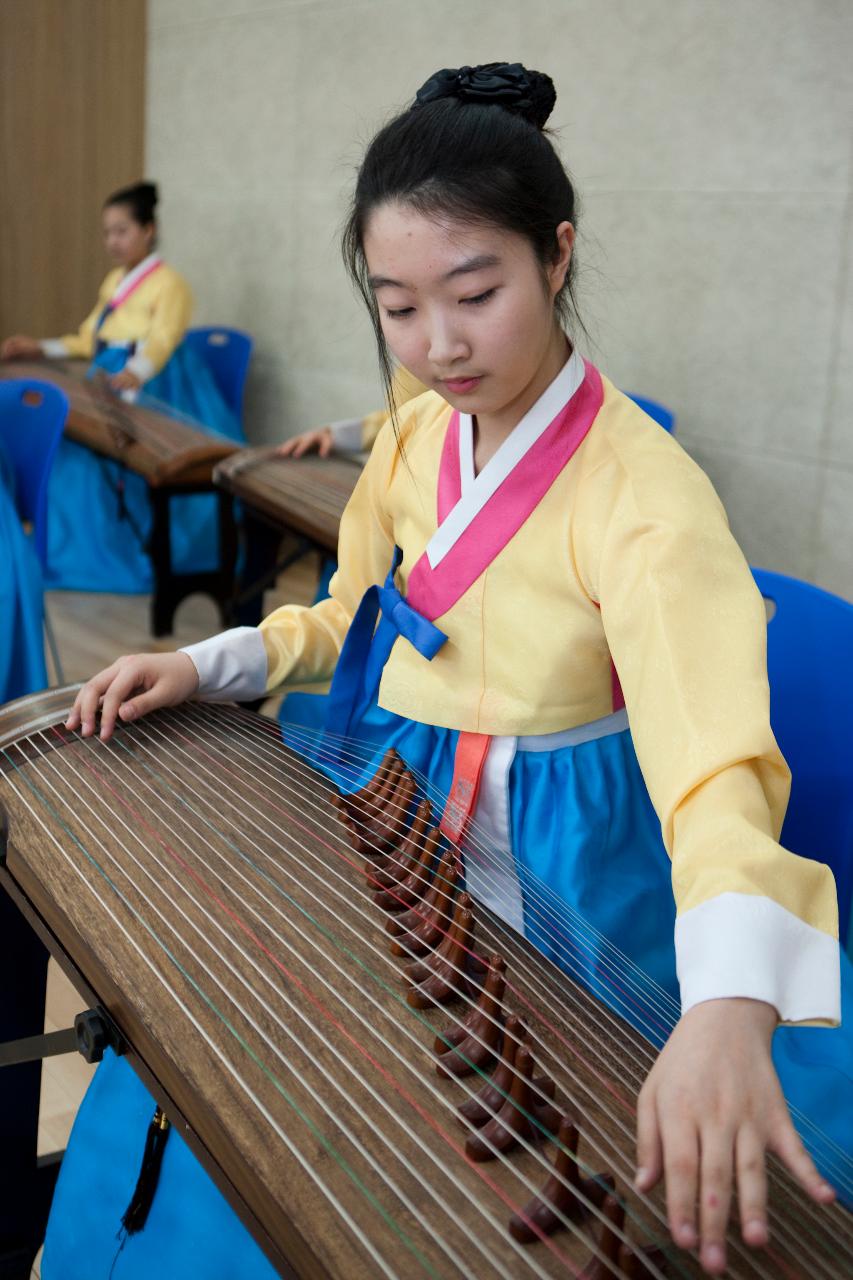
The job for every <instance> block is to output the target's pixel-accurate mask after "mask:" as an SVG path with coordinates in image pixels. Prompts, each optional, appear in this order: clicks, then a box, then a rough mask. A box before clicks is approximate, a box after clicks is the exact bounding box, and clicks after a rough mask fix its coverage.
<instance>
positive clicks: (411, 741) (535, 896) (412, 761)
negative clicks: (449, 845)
mask: <svg viewBox="0 0 853 1280" xmlns="http://www.w3.org/2000/svg"><path fill="white" fill-rule="evenodd" d="M325 708H326V698H325V697H320V696H314V695H304V694H291V695H290V697H289V698H288V699H287V704H286V714H287V718H288V722H287V723H286V724H285V725H284V726H283V735H284V738H285V740H286V741H287V742H288V744H289V745H290V746H291V747H293V748H294V749H295V750H296V751H298V752H299V753H300V754H301V755H303V756H304V757H305V758H306V759H308V760H309V761H310V762H311V763H312V764H314V765H315V766H316V767H318V768H320V769H321V770H322V771H323V772H324V773H325V774H326V775H327V776H328V777H330V778H331V779H332V780H333V781H335V782H336V783H337V785H338V786H339V787H340V788H341V790H343V791H345V792H350V791H354V790H357V789H358V788H359V787H361V786H363V785H364V784H365V783H366V782H367V781H368V780H369V778H370V777H372V775H373V774H374V772H375V770H376V768H377V766H378V764H379V761H380V760H381V758H382V756H383V754H384V753H385V751H386V750H387V748H388V747H389V746H394V747H395V748H396V750H397V751H398V752H399V754H400V755H401V756H402V758H403V759H404V760H405V761H406V763H407V765H408V766H409V768H410V769H411V770H412V771H413V772H414V773H415V774H416V776H417V777H418V778H419V779H421V780H423V782H424V786H425V790H426V792H427V794H428V795H429V794H431V795H433V796H434V797H435V799H436V802H437V804H436V807H439V804H440V797H441V796H442V795H446V794H447V792H448V791H449V790H450V785H451V780H452V776H453V764H454V753H455V749H456V741H457V738H458V734H457V733H456V732H455V731H453V730H449V729H441V728H435V727H434V726H432V725H426V724H421V723H418V722H416V721H411V720H406V719H404V718H403V717H400V716H396V715H392V714H391V713H389V712H385V711H382V710H381V709H379V708H378V707H376V706H375V705H374V706H373V707H372V708H371V709H370V710H369V711H368V712H367V714H366V715H365V716H363V718H362V719H361V721H360V723H359V725H358V729H357V734H356V735H355V738H354V739H353V740H352V742H353V744H354V745H352V746H351V747H348V748H347V752H346V754H344V753H343V752H341V753H336V752H335V751H334V740H325V741H324V740H323V739H322V737H321V736H320V733H319V730H321V728H322V726H323V723H324V720H325ZM507 801H508V813H509V830H510V834H511V843H512V851H511V854H510V855H509V857H508V862H509V866H510V869H511V871H512V873H513V875H514V879H515V883H516V885H517V891H518V895H519V899H520V902H521V912H522V917H523V918H522V920H521V924H522V927H523V930H524V932H525V934H526V935H527V936H528V937H529V939H530V940H531V941H532V942H533V943H535V944H536V945H537V946H538V947H539V948H540V949H541V950H543V951H544V952H545V953H546V954H547V955H548V956H549V958H550V959H552V960H553V961H554V963H555V964H557V965H559V966H560V967H561V968H562V969H563V970H565V971H566V972H567V973H568V974H570V975H571V976H572V977H573V978H575V979H577V980H579V981H581V982H583V983H584V985H585V986H587V987H588V988H589V989H591V990H592V991H594V992H595V994H596V995H597V996H598V997H599V998H600V999H601V1000H603V1001H604V1002H605V1003H606V1004H607V1005H608V1006H609V1007H610V1008H611V1009H613V1010H615V1011H616V1012H618V1013H619V1014H620V1015H621V1016H622V1017H624V1018H626V1019H627V1020H628V1021H630V1022H631V1023H633V1025H634V1026H635V1027H636V1028H638V1030H640V1031H641V1032H642V1033H643V1035H644V1036H645V1037H646V1038H647V1039H648V1040H649V1041H650V1042H651V1044H653V1045H655V1046H660V1045H661V1044H662V1043H663V1042H664V1040H665V1039H666V1037H667V1035H668V1033H669V1030H670V1028H671V1026H672V1025H673V1023H674V1022H675V1020H676V1019H677V1017H678V984H677V980H676V974H675V956H674V947H673V928H674V923H675V909H674V904H673V898H672V888H671V882H670V863H669V859H668V857H667V855H666V852H665V850H664V848H663V844H662V841H661V836H660V825H659V823H658V820H657V817H656V815H655V813H654V810H653V808H652V805H651V802H650V800H649V797H648V792H647V791H646V787H645V783H644V781H643V778H642V775H641V773H640V768H639V765H638V763H637V758H636V755H635V752H634V747H633V743H632V740H631V735H630V732H629V731H628V730H627V729H623V730H622V731H620V732H610V733H607V734H605V735H604V736H600V737H593V738H592V739H591V740H588V741H584V742H580V743H578V744H575V745H570V746H565V747H560V748H557V749H554V750H533V749H530V750H525V749H519V750H518V751H517V752H516V754H515V756H514V758H513V761H512V764H511V766H510V768H509V773H508V778H507ZM492 852H493V851H491V852H490V851H489V850H488V848H487V845H486V842H485V841H484V842H483V843H482V845H480V843H479V841H478V840H477V837H476V833H475V837H474V840H473V843H472V845H471V846H470V847H469V848H468V849H467V850H466V877H467V879H468V887H469V888H470V889H471V890H472V892H475V894H476V892H477V889H476V884H475V881H476V880H477V879H478V877H479V879H480V880H483V876H482V874H480V873H481V871H482V868H483V867H485V865H486V862H485V860H486V859H490V858H491V856H492ZM478 860H481V861H480V863H479V865H478ZM486 880H488V877H486ZM843 963H845V965H846V966H847V967H846V968H845V971H844V974H843V977H844V980H845V981H844V993H845V994H844V1001H845V1004H844V1012H845V1015H846V1027H847V1028H849V1027H850V1026H851V1025H853V1008H851V1003H850V989H851V988H850V982H849V977H850V973H849V964H848V962H847V961H846V960H844V961H843ZM774 1060H775V1063H776V1068H777V1071H778V1072H779V1076H780V1079H781V1081H782V1085H783V1088H784V1089H785V1093H786V1096H787V1097H788V1100H789V1102H791V1103H792V1104H794V1105H795V1106H796V1107H797V1108H799V1113H800V1114H798V1115H795V1120H796V1123H797V1126H798V1128H799V1129H800V1132H801V1133H802V1134H803V1137H804V1139H805V1141H806V1144H807V1145H808V1146H809V1148H810V1150H811V1151H812V1153H813V1155H814V1156H815V1158H816V1159H817V1161H818V1163H819V1164H820V1165H821V1167H822V1169H823V1170H824V1172H825V1173H826V1175H827V1176H828V1177H829V1178H830V1179H831V1180H832V1179H833V1177H834V1175H835V1174H836V1172H837V1169H838V1164H837V1148H836V1147H834V1146H833V1144H837V1147H838V1148H840V1149H841V1150H842V1151H843V1152H845V1153H846V1154H848V1155H850V1154H853V1114H851V1110H853V1109H851V1107H850V1098H851V1079H850V1064H851V1062H853V1052H851V1047H850V1038H849V1032H848V1030H847V1029H844V1030H842V1029H838V1030H822V1029H821V1030H818V1029H808V1028H780V1030H779V1031H778V1032H777V1033H776V1037H775V1040H774ZM153 1110H154V1102H153V1099H151V1098H150V1096H149V1095H148V1094H147V1092H146V1091H145V1090H144V1089H143V1087H142V1086H141V1085H140V1084H139V1082H138V1081H137V1079H136V1077H135V1076H134V1075H133V1072H132V1071H131V1070H130V1068H129V1067H128V1066H127V1065H126V1064H125V1063H124V1062H122V1061H121V1060H120V1059H116V1058H114V1057H109V1058H108V1059H106V1060H105V1062H104V1063H103V1064H102V1066H101V1067H100V1068H99V1070H98V1072H97V1074H96V1076H95V1080H94V1082H93V1084H92V1086H91V1088H90V1090H89V1093H88V1094H87V1096H86V1100H85V1102H84V1104H83V1107H82V1108H81V1111H80V1113H79V1115H78V1118H77V1122H76V1123H75V1126H74V1131H73V1133H72V1136H71V1141H70V1144H69V1148H68V1153H67V1154H66V1157H65V1161H64V1163H63V1165H62V1169H61V1172H60V1175H59V1182H58V1185H57V1190H56V1195H55V1198H54V1206H53V1211H52V1213H51V1219H50V1224H49V1228H48V1237H47V1242H46V1246H45V1254H44V1261H43V1264H42V1275H43V1276H44V1277H45V1280H100V1278H101V1277H104V1278H106V1277H107V1276H108V1275H109V1268H110V1266H111V1265H112V1263H113V1260H114V1258H115V1256H116V1251H117V1248H118V1239H117V1232H118V1229H119V1222H120V1218H121V1214H122V1212H123V1211H124V1209H125V1208H126V1206H127V1203H128V1201H129V1198H130V1195H131V1193H132V1191H133V1187H134V1185H135V1180H136V1176H137V1174H138V1171H139V1165H140V1160H141V1153H142V1149H143V1146H144V1141H145V1132H146V1128H147V1125H148V1123H149V1121H150V1119H151V1115H152V1113H153ZM818 1130H823V1131H824V1132H825V1133H826V1134H827V1135H828V1140H827V1139H822V1138H820V1136H819V1134H818ZM81 1257H82V1258H83V1259H84V1261H83V1262H81V1263H79V1264H78V1263H77V1262H76V1261H75V1260H76V1259H77V1258H81ZM155 1272H159V1274H161V1275H164V1276H165V1275H182V1274H185V1273H186V1274H192V1275H194V1276H198V1277H199V1278H200V1280H225V1278H226V1277H233V1276H240V1277H241V1280H242V1278H244V1277H252V1278H253V1280H254V1278H255V1277H257V1278H258V1280H261V1278H263V1280H266V1277H267V1276H271V1275H273V1274H274V1273H273V1271H272V1269H271V1268H270V1266H269V1264H268V1263H267V1262H266V1261H265V1260H264V1258H263V1257H262V1256H261V1254H260V1252H259V1251H258V1250H257V1249H256V1247H255V1246H254V1245H253V1244H252V1242H251V1240H250V1238H249V1236H248V1235H247V1233H246V1232H245V1231H244V1229H243V1228H242V1226H241V1225H240V1223H239V1222H238V1220H237V1218H236V1217H235V1216H234V1214H233V1213H232V1212H231V1210H230V1209H229V1208H228V1207H227V1205H226V1204H225V1203H224V1201H223V1200H222V1199H221V1197H220V1196H219V1193H218V1192H217V1191H216V1190H215V1188H214V1187H213V1184H212V1183H211V1182H210V1180H209V1178H208V1177H207V1175H206V1174H205V1173H204V1172H203V1170H202V1169H201V1166H200V1165H199V1164H198V1163H197V1162H196V1161H195V1160H194V1158H193V1157H192V1156H191V1155H190V1153H189V1151H188V1149H187V1148H186V1147H185V1146H184V1144H183V1143H182V1142H181V1140H180V1138H179V1137H178V1135H177V1134H176V1133H174V1132H173V1133H172V1134H171V1136H170V1138H169V1142H168V1145H167V1148H166V1158H165V1160H164V1164H163V1169H162V1173H161V1176H160V1183H159V1186H158V1190H157V1194H156V1197H155V1202H154V1207H153V1209H152V1211H151V1215H150V1217H149V1219H148V1223H147V1225H146V1227H145V1229H144V1230H143V1231H142V1232H141V1233H140V1234H139V1235H137V1236H133V1237H131V1238H130V1239H129V1240H128V1241H127V1243H126V1245H125V1247H124V1249H123V1250H122V1252H121V1254H120V1255H119V1260H118V1263H117V1264H116V1267H115V1271H114V1272H113V1275H114V1277H115V1280H125V1278H126V1280H131V1278H132V1280H142V1278H143V1277H145V1278H146V1280H147V1278H148V1277H149V1276H150V1275H152V1274H154V1273H155Z"/></svg>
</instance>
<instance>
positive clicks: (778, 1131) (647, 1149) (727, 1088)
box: [635, 999, 835, 1275]
mask: <svg viewBox="0 0 853 1280" xmlns="http://www.w3.org/2000/svg"><path fill="white" fill-rule="evenodd" d="M776 1023H777V1016H776V1010H775V1009H774V1008H773V1006H772V1005H769V1004H765V1003H763V1002H762V1001H758V1000H743V999H729V1000H708V1001H705V1002H703V1003H702V1004H697V1005H694V1006H693V1008H692V1009H690V1010H689V1011H688V1012H687V1013H686V1014H685V1015H684V1016H683V1017H682V1019H681V1021H680V1022H679V1023H678V1025H677V1026H676V1028H675V1030H674V1031H673V1033H672V1035H671V1036H670V1038H669V1040H668V1042H667V1044H666V1046H665V1047H664V1049H663V1052H662V1053H661V1054H660V1057H659V1058H658V1060H657V1062H656V1063H655V1065H654V1067H653V1068H652V1070H651V1071H650V1073H649V1076H648V1078H647V1080H646V1083H645V1084H644V1085H643V1088H642V1090H641V1092H640V1097H639V1105H638V1113H637V1176H636V1180H635V1185H636V1187H637V1190H638V1191H649V1190H651V1188H652V1187H653V1186H654V1185H655V1183H656V1182H658V1181H659V1179H660V1178H661V1175H665V1177H666V1201H667V1213H668V1217H669V1229H670V1231H671V1232H672V1238H673V1240H674V1241H675V1243H676V1244H678V1245H681V1246H682V1247H683V1248H685V1249H692V1248H694V1247H696V1246H699V1261H700V1262H701V1264H702V1267H703V1268H704V1269H705V1271H707V1272H709V1273H710V1274H711V1275H719V1274H720V1273H721V1272H722V1271H724V1270H725V1267H726V1241H725V1235H726V1225H727V1223H728V1219H729V1211H730V1207H731V1196H732V1183H733V1180H734V1179H733V1174H732V1171H733V1168H734V1173H735V1178H736V1181H737V1196H738V1208H739V1213H740V1224H741V1226H740V1230H741V1235H742V1237H743V1239H744V1241H745V1243H746V1244H749V1245H764V1244H766V1243H767V1241H768V1239H769V1232H768V1229H767V1181H766V1177H767V1175H766V1171H765V1167H764V1161H765V1151H773V1152H775V1154H776V1155H777V1156H779V1158H780V1159H781V1160H782V1162H783V1164H785V1165H786V1166H787V1168H788V1169H789V1170H790V1171H791V1173H792V1174H793V1176H794V1177H795V1178H796V1180H797V1182H799V1184H800V1186H801V1187H802V1188H803V1190H804V1191H805V1192H806V1193H807V1194H808V1195H809V1196H811V1198H812V1199H813V1200H816V1201H817V1202H818V1203H819V1204H830V1203H831V1202H832V1201H833V1200H834V1198H835V1192H834V1191H833V1189H832V1187H831V1186H830V1185H829V1183H827V1182H826V1181H825V1180H824V1179H823V1178H822V1177H821V1175H820V1174H819V1173H818V1171H817V1169H816V1168H815V1166H814V1164H813V1163H812V1160H811V1157H810V1156H809V1155H808V1153H807V1151H806V1149H805V1147H804V1146H803V1144H802V1142H801V1141H800V1138H799V1135H798V1134H797V1132H796V1130H795V1129H794V1126H793V1124H792V1123H791V1117H790V1116H789V1114H788V1107H787V1104H786V1103H785V1099H784V1097H783V1095H782V1090H781V1088H780V1086H779V1081H778V1078H777V1076H776V1072H775V1070H774V1068H773V1061H772V1059H771V1057H770V1042H771V1040H772V1039H773V1031H774V1029H775V1027H776ZM697 1203H698V1206H699V1225H698V1230H697V1224H696V1206H697Z"/></svg>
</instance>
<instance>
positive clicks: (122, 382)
mask: <svg viewBox="0 0 853 1280" xmlns="http://www.w3.org/2000/svg"><path fill="white" fill-rule="evenodd" d="M110 386H111V387H112V389H113V391H138V390H139V388H140V387H141V386H142V379H141V378H137V376H136V374H135V373H130V372H129V370H127V369H122V371H121V373H114V374H113V376H112V377H111V378H110Z"/></svg>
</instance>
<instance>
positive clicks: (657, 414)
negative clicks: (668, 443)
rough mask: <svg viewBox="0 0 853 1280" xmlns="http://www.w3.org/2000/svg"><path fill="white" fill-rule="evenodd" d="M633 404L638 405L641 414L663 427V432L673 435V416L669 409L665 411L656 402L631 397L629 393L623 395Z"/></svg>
mask: <svg viewBox="0 0 853 1280" xmlns="http://www.w3.org/2000/svg"><path fill="white" fill-rule="evenodd" d="M625 394H626V395H627V396H628V397H629V398H630V399H631V400H633V401H634V404H638V405H639V406H640V408H641V409H642V411H643V413H647V414H648V415H649V417H650V418H654V420H655V422H657V423H659V424H660V426H662V427H663V429H664V431H668V432H669V434H670V435H671V436H674V435H675V414H674V413H673V412H672V410H671V409H667V407H666V406H665V405H662V404H658V402H657V401H656V400H646V399H645V398H644V397H643V396H634V395H631V392H630V391H626V393H625Z"/></svg>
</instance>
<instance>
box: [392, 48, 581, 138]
mask: <svg viewBox="0 0 853 1280" xmlns="http://www.w3.org/2000/svg"><path fill="white" fill-rule="evenodd" d="M439 98H458V99H459V101H460V102H475V103H479V104H480V105H481V106H496V107H503V108H504V109H505V110H507V111H510V112H512V114H513V115H519V116H522V117H523V118H524V119H525V120H527V121H529V123H530V124H532V125H535V126H536V128H537V129H544V127H545V124H546V122H547V120H548V117H549V116H550V114H551V112H552V110H553V109H554V103H555V102H556V101H557V93H556V90H555V89H554V82H553V80H552V79H551V77H550V76H546V75H545V74H544V73H543V72H541V71H528V70H527V68H526V67H523V66H522V65H521V63H520V62H486V63H484V64H483V65H482V66H479V67H459V68H453V67H445V69H444V70H443V71H436V73H435V75H432V76H430V78H429V80H427V82H426V84H424V85H422V86H421V88H420V89H418V92H417V94H416V95H415V105H416V106H425V105H426V104H427V103H428V102H435V101H437V100H438V99H439Z"/></svg>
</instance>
